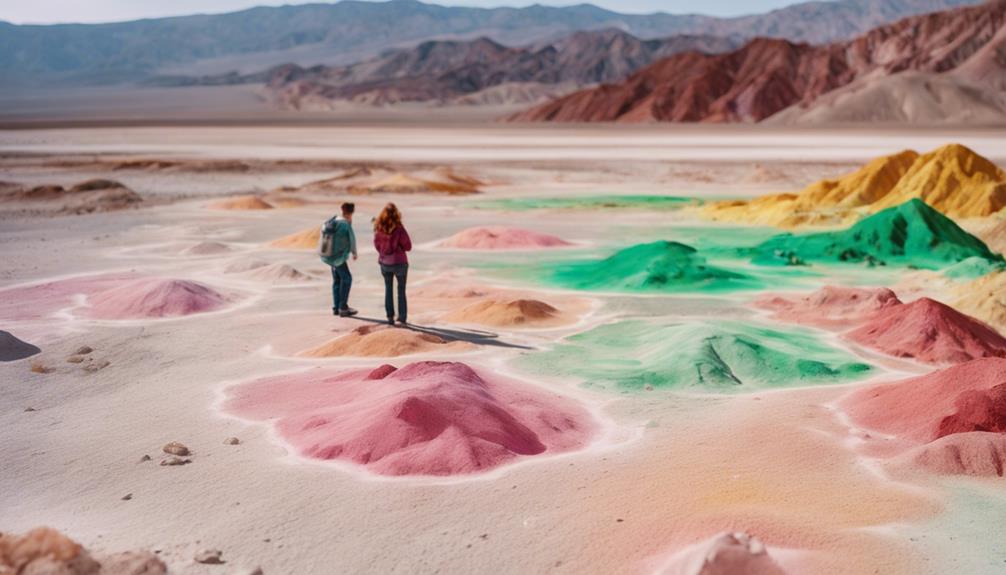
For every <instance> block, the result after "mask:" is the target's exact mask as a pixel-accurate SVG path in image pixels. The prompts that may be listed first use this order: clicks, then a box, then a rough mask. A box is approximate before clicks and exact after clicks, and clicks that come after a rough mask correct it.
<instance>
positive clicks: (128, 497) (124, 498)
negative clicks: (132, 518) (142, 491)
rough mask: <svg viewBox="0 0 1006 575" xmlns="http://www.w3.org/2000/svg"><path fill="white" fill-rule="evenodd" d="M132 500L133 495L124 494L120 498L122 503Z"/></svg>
mask: <svg viewBox="0 0 1006 575" xmlns="http://www.w3.org/2000/svg"><path fill="white" fill-rule="evenodd" d="M132 498H133V494H132V493H127V494H125V495H123V496H122V500H123V501H129V500H130V499H132Z"/></svg>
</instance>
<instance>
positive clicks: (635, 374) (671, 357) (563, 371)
mask: <svg viewBox="0 0 1006 575" xmlns="http://www.w3.org/2000/svg"><path fill="white" fill-rule="evenodd" d="M517 361H518V364H519V365H521V366H522V367H523V368H525V369H527V370H530V371H534V372H538V373H548V374H555V375H561V376H567V377H573V378H577V379H580V380H583V381H584V382H585V383H587V384H588V385H592V386H601V387H616V388H621V389H629V390H641V389H655V388H660V389H678V390H694V391H709V392H727V393H730V392H745V391H753V390H759V389H766V388H775V387H789V386H799V385H810V384H817V383H836V382H842V381H848V380H850V379H854V378H857V377H861V376H863V375H864V374H866V373H867V372H868V371H870V369H871V368H870V366H869V365H866V364H864V363H860V362H857V361H855V359H854V358H853V357H852V356H850V355H848V354H846V353H844V352H841V351H839V350H836V349H833V348H830V347H828V346H827V345H825V344H823V343H821V342H820V341H819V340H818V339H817V338H816V337H815V336H814V335H813V334H812V333H811V332H809V331H804V330H794V331H790V332H784V331H777V330H772V329H768V328H764V327H760V326H756V325H752V324H745V323H739V322H728V321H721V322H717V323H715V324H712V323H710V324H706V323H678V324H659V323H654V322H649V321H642V320H629V321H622V322H617V323H612V324H607V325H604V326H601V327H597V328H595V329H592V330H590V331H588V332H585V333H581V334H578V335H575V336H572V337H570V338H568V339H567V340H566V341H565V342H563V343H560V344H559V345H557V346H556V347H555V348H553V349H552V350H550V351H546V352H540V353H532V354H528V355H524V356H522V357H521V358H520V359H518V360H517Z"/></svg>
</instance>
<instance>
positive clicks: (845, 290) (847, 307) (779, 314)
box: [755, 286, 901, 328]
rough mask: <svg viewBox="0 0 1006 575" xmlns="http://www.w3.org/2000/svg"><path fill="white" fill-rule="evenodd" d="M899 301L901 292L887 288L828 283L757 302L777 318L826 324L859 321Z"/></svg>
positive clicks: (843, 325)
mask: <svg viewBox="0 0 1006 575" xmlns="http://www.w3.org/2000/svg"><path fill="white" fill-rule="evenodd" d="M900 304H901V301H900V300H899V299H898V296H896V295H894V292H893V291H891V290H889V289H887V288H876V289H864V288H849V287H838V286H825V287H823V288H821V289H819V290H817V291H815V292H813V293H811V294H809V295H806V296H802V297H799V296H797V297H793V296H769V297H765V298H762V299H759V300H758V301H756V302H755V305H756V306H757V307H760V308H762V309H766V310H770V311H773V312H775V313H774V314H773V316H774V317H775V318H776V319H779V320H782V321H789V322H793V323H800V324H805V325H813V326H818V327H826V328H840V327H850V326H853V325H857V324H860V323H862V322H864V321H867V320H869V319H870V318H872V317H874V316H875V315H876V314H877V313H878V312H880V311H883V310H885V309H889V308H891V307H894V306H897V305H900Z"/></svg>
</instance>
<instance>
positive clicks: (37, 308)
mask: <svg viewBox="0 0 1006 575" xmlns="http://www.w3.org/2000/svg"><path fill="white" fill-rule="evenodd" d="M137 277H138V276H137V275H135V274H103V275H96V276H83V277H75V278H68V279H63V280H56V281H52V282H46V283H42V284H35V285H30V286H23V287H14V288H9V289H5V290H0V320H8V321H10V320H31V319H41V318H44V317H46V316H49V315H51V314H52V313H54V312H57V311H59V310H61V309H65V308H68V307H70V306H72V305H74V303H75V300H77V299H79V298H81V297H86V296H90V295H92V294H95V293H98V292H100V291H104V290H107V289H111V288H114V287H116V286H119V285H122V284H124V283H127V282H129V281H131V280H134V279H136V278H137Z"/></svg>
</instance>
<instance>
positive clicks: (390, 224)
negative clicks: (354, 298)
mask: <svg viewBox="0 0 1006 575" xmlns="http://www.w3.org/2000/svg"><path fill="white" fill-rule="evenodd" d="M355 211H356V205H355V204H352V203H348V202H347V203H345V204H342V213H341V215H338V216H335V217H334V218H332V219H330V220H328V221H327V222H325V223H324V224H323V225H322V228H321V242H320V245H319V247H318V251H319V253H320V255H321V261H323V262H325V263H326V264H328V265H329V266H331V267H332V302H333V305H332V313H333V314H335V315H338V316H340V317H350V316H354V315H356V314H357V311H356V310H355V309H353V308H351V307H349V290H350V288H351V287H352V286H353V274H352V273H350V271H349V258H350V256H352V258H353V260H356V259H357V253H356V234H355V233H354V232H353V212H355ZM374 249H376V250H377V263H378V264H379V265H380V267H381V275H382V276H384V310H385V312H386V313H387V316H388V323H389V324H391V325H395V321H396V318H395V306H394V301H393V298H392V295H393V293H392V292H393V291H394V290H393V289H392V287H393V286H392V284H393V282H395V281H396V280H397V282H398V318H397V321H398V323H399V324H401V325H405V324H406V323H407V319H408V302H406V299H405V281H406V278H407V277H408V274H409V257H408V255H406V253H405V252H408V251H410V250H411V249H412V240H411V239H410V238H409V232H407V231H406V230H405V226H403V225H402V214H401V212H399V211H398V208H397V207H396V206H395V204H391V203H389V204H388V205H386V206H384V209H383V210H381V214H380V215H379V216H377V218H376V219H375V220H374Z"/></svg>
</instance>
